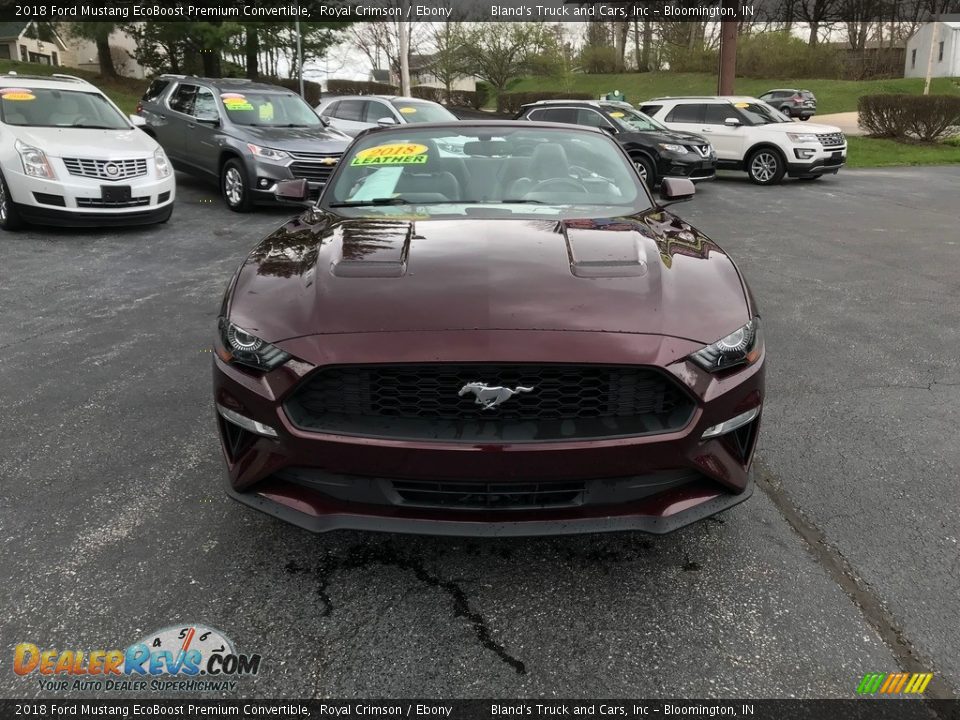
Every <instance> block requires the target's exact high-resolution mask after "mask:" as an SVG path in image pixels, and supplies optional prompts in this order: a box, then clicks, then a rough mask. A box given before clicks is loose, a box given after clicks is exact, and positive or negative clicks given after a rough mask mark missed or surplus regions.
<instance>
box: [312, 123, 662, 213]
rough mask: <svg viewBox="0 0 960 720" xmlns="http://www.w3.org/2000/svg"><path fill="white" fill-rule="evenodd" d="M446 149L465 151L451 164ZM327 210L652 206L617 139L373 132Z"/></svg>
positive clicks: (519, 132)
mask: <svg viewBox="0 0 960 720" xmlns="http://www.w3.org/2000/svg"><path fill="white" fill-rule="evenodd" d="M444 147H457V148H461V149H462V153H458V154H457V155H456V156H450V155H448V154H445V153H443V152H442V150H441V149H442V148H444ZM321 205H323V206H324V207H327V208H330V209H333V211H334V212H337V213H339V214H342V215H348V216H353V217H357V216H382V215H410V214H415V215H418V216H427V217H429V216H434V215H469V216H478V217H498V216H515V215H518V214H520V215H528V216H536V217H542V216H547V217H556V218H565V217H584V216H596V217H600V216H610V215H623V214H629V213H632V212H639V211H643V210H646V209H648V208H649V207H650V200H649V197H648V195H647V194H646V193H645V192H644V190H643V189H642V187H641V186H640V183H639V180H638V178H637V174H636V171H635V170H634V168H633V167H632V166H631V164H630V163H629V162H628V161H627V159H626V158H625V157H624V156H623V153H622V152H621V151H620V149H619V147H618V146H617V144H616V143H615V141H614V140H612V139H611V138H609V137H607V136H605V135H599V134H595V133H591V132H584V131H577V130H570V131H567V130H562V129H557V130H546V129H544V128H534V129H526V128H515V127H511V126H509V125H504V126H490V127H470V126H469V125H467V124H466V123H464V125H463V127H462V128H461V127H458V128H456V129H453V128H425V129H423V130H417V131H401V130H395V131H391V132H377V133H372V134H370V135H368V136H366V137H363V138H361V139H360V140H358V141H357V142H356V144H354V145H353V147H352V148H351V149H350V151H349V153H348V155H347V156H345V157H344V159H343V160H342V161H341V162H340V167H339V170H338V171H337V173H336V175H335V176H334V178H333V179H332V180H331V184H330V186H328V187H327V188H326V190H325V191H324V193H323V199H322V201H321Z"/></svg>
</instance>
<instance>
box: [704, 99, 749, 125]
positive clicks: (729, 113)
mask: <svg viewBox="0 0 960 720" xmlns="http://www.w3.org/2000/svg"><path fill="white" fill-rule="evenodd" d="M727 118H736V119H737V120H740V121H741V122H743V118H741V117H740V114H739V113H738V112H737V111H736V110H735V109H734V108H733V107H732V106H730V105H727V104H726V103H724V104H722V105H707V114H706V117H705V118H704V122H705V123H706V124H707V125H723V124H724V123H725V122H726V120H727Z"/></svg>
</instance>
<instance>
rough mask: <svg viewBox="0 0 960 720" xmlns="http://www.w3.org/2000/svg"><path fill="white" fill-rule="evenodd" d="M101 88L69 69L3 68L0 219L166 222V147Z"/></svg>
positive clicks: (169, 202)
mask: <svg viewBox="0 0 960 720" xmlns="http://www.w3.org/2000/svg"><path fill="white" fill-rule="evenodd" d="M137 122H139V123H142V120H141V119H140V118H137V119H136V120H133V119H132V118H127V117H126V116H124V114H123V113H122V112H121V111H120V109H119V108H118V107H117V106H116V105H114V104H113V103H112V102H111V101H110V99H109V98H108V97H107V96H106V95H104V94H103V93H102V92H100V90H98V89H97V88H96V87H94V86H93V85H91V84H90V83H89V82H87V81H86V80H82V79H79V78H74V77H71V76H69V75H53V76H50V77H33V76H28V75H16V74H14V73H10V74H6V75H0V227H2V228H3V229H4V230H16V229H18V228H20V227H22V226H23V225H24V223H36V224H40V225H68V226H102V225H146V224H150V223H159V222H166V221H167V220H168V219H169V218H170V213H171V212H172V211H173V200H174V194H175V192H176V187H175V184H176V181H175V179H174V173H173V168H172V167H171V165H170V163H169V161H168V160H167V156H166V155H165V154H164V152H163V149H162V148H161V147H160V146H159V145H158V144H157V142H156V141H155V140H153V139H152V138H151V137H149V136H148V135H146V134H144V133H143V132H141V131H140V130H139V129H138V126H137V125H135V124H134V123H137Z"/></svg>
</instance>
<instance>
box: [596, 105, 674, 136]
mask: <svg viewBox="0 0 960 720" xmlns="http://www.w3.org/2000/svg"><path fill="white" fill-rule="evenodd" d="M603 107H604V109H605V110H606V111H607V115H609V116H610V117H611V118H613V119H614V120H615V121H616V122H617V124H619V125H621V126H622V127H623V129H625V130H627V131H629V132H650V131H652V130H655V131H659V130H666V129H667V128H666V127H664V126H663V125H661V124H660V123H658V122H657V121H656V120H654V119H653V118H651V117H647V116H646V115H644V114H643V113H642V112H637V111H636V110H633V109H631V108H625V107H619V106H616V105H613V106H611V105H604V106H603Z"/></svg>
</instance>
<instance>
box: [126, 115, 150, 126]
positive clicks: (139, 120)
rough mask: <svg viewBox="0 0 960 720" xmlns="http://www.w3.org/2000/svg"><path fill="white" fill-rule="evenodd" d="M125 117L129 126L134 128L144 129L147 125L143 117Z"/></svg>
mask: <svg viewBox="0 0 960 720" xmlns="http://www.w3.org/2000/svg"><path fill="white" fill-rule="evenodd" d="M127 117H128V118H130V124H131V125H133V126H134V127H138V128H142V127H146V125H147V119H146V118H144V117H141V116H140V115H132V114H131V115H127Z"/></svg>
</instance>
